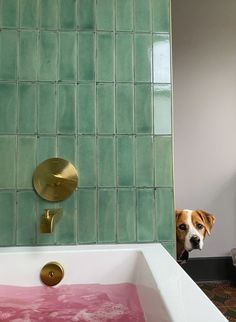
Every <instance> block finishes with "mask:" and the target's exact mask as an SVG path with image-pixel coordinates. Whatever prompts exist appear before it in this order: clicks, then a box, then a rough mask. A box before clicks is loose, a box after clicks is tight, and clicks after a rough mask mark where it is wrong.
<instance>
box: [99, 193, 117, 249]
mask: <svg viewBox="0 0 236 322" xmlns="http://www.w3.org/2000/svg"><path fill="white" fill-rule="evenodd" d="M98 241H99V242H100V243H109V242H115V241H116V190H115V189H107V190H105V189H104V190H103V189H100V190H99V191H98Z"/></svg>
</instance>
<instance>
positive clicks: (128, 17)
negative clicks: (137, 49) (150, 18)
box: [116, 0, 133, 31]
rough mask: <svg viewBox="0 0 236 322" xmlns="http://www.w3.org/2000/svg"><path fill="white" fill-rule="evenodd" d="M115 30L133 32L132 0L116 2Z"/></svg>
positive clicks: (118, 0) (117, 0)
mask: <svg viewBox="0 0 236 322" xmlns="http://www.w3.org/2000/svg"><path fill="white" fill-rule="evenodd" d="M116 30H117V31H132V30H133V0H116Z"/></svg>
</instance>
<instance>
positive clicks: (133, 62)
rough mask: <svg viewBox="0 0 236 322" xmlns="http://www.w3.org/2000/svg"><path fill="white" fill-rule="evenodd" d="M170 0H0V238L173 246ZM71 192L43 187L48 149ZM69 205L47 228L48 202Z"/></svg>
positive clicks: (31, 242)
mask: <svg viewBox="0 0 236 322" xmlns="http://www.w3.org/2000/svg"><path fill="white" fill-rule="evenodd" d="M169 15H170V4H169V0H0V116H1V117H0V151H1V153H0V169H1V171H0V206H1V213H0V216H1V228H0V245H37V244H39V245H47V244H77V243H133V242H157V241H160V242H162V243H163V245H164V246H165V247H166V248H167V249H168V251H170V252H171V253H172V254H173V255H174V253H175V251H174V246H175V233H174V220H173V218H174V217H173V172H172V124H171V120H172V108H171V104H172V103H171V90H172V87H171V64H170V48H171V46H170V41H171V39H170V27H169ZM55 156H58V157H62V158H66V159H69V160H70V161H71V162H72V163H74V165H75V166H76V168H77V169H78V171H79V175H80V180H79V185H78V188H77V190H76V191H75V193H74V194H73V195H72V196H71V197H70V198H68V199H67V200H65V201H63V202H61V203H50V202H47V201H45V200H42V199H40V198H39V197H38V196H37V195H36V193H35V192H34V190H33V187H32V172H33V170H34V168H35V167H36V166H37V165H38V164H39V163H40V162H41V161H43V160H45V159H47V158H50V157H55ZM46 207H49V208H54V207H62V208H63V217H62V219H61V221H59V222H58V224H57V225H56V227H55V231H54V232H53V233H52V234H40V233H39V230H38V223H39V218H40V214H41V213H42V212H43V210H44V208H46Z"/></svg>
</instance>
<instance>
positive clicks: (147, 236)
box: [137, 189, 155, 242]
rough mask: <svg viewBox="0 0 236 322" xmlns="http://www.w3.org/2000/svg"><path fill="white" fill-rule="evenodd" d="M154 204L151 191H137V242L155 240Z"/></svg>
mask: <svg viewBox="0 0 236 322" xmlns="http://www.w3.org/2000/svg"><path fill="white" fill-rule="evenodd" d="M154 227H155V204H154V191H153V189H138V190H137V240H138V241H139V242H148V241H149V242H151V241H154V240H155V228H154Z"/></svg>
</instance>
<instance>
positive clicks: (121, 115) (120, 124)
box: [116, 84, 134, 134]
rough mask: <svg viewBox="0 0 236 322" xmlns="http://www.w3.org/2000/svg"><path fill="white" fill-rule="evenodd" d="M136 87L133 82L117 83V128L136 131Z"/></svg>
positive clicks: (127, 131) (129, 131)
mask: <svg viewBox="0 0 236 322" xmlns="http://www.w3.org/2000/svg"><path fill="white" fill-rule="evenodd" d="M133 92H134V88H133V85H132V84H116V130H117V133H120V134H121V133H122V134H131V133H133V131H134V100H133Z"/></svg>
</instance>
